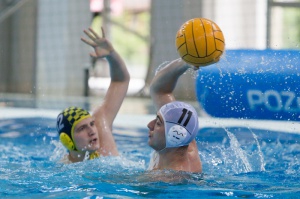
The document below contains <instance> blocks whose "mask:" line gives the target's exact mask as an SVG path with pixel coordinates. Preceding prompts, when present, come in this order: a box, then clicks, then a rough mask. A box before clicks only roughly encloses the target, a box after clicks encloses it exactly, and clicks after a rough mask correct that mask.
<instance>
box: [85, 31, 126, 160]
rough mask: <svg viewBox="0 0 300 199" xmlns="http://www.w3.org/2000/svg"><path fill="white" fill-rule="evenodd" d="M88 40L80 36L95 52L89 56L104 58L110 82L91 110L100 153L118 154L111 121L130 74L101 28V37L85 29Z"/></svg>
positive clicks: (117, 108) (119, 103) (123, 96)
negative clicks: (105, 91)
mask: <svg viewBox="0 0 300 199" xmlns="http://www.w3.org/2000/svg"><path fill="white" fill-rule="evenodd" d="M84 32H85V34H86V35H87V36H88V37H89V38H90V40H87V39H84V38H81V40H82V41H83V42H85V43H86V44H88V45H90V46H92V47H93V48H94V50H95V52H93V53H91V56H93V57H95V58H104V57H105V58H106V59H107V61H108V63H109V68H110V76H111V82H110V85H109V88H108V90H107V93H106V95H105V97H104V100H103V103H102V104H101V105H99V106H98V107H97V108H96V109H95V110H94V112H93V116H94V117H95V119H96V125H97V129H98V132H99V138H100V147H101V154H102V155H118V151H117V147H116V144H115V141H114V138H113V135H112V124H113V121H114V119H115V117H116V115H117V113H118V111H119V109H120V107H121V105H122V102H123V100H124V98H125V96H126V93H127V90H128V85H129V80H130V76H129V73H128V71H127V68H126V65H125V63H124V61H123V60H122V58H121V57H120V55H119V54H118V53H117V52H116V50H115V49H114V48H113V46H112V44H111V43H110V42H109V41H108V40H107V39H106V38H105V33H104V30H103V28H102V37H99V36H98V35H97V34H96V33H95V32H94V31H93V30H92V29H89V30H85V31H84Z"/></svg>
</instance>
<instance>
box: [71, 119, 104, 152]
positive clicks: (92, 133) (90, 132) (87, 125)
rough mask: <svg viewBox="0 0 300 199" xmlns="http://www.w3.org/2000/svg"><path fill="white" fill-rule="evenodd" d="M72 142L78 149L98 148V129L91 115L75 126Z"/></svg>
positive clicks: (91, 150)
mask: <svg viewBox="0 0 300 199" xmlns="http://www.w3.org/2000/svg"><path fill="white" fill-rule="evenodd" d="M74 142H75V145H76V148H77V149H78V150H79V151H89V152H94V151H96V150H97V149H99V148H100V142H99V137H98V131H97V128H96V125H95V120H94V118H93V117H89V118H86V119H84V120H82V121H80V122H79V123H78V124H77V125H76V126H75V129H74Z"/></svg>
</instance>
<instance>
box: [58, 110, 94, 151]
mask: <svg viewBox="0 0 300 199" xmlns="http://www.w3.org/2000/svg"><path fill="white" fill-rule="evenodd" d="M89 117H92V116H91V115H90V113H89V112H88V111H86V110H84V109H82V108H79V107H74V106H72V107H69V108H66V109H65V110H63V111H62V112H61V113H60V114H59V115H58V116H57V122H56V128H57V131H58V133H59V139H60V141H61V143H62V144H63V145H64V146H65V147H66V148H67V149H68V150H70V151H77V148H76V144H75V142H74V128H75V126H76V124H78V123H79V122H80V121H81V120H83V119H86V118H89Z"/></svg>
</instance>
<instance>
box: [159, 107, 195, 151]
mask: <svg viewBox="0 0 300 199" xmlns="http://www.w3.org/2000/svg"><path fill="white" fill-rule="evenodd" d="M159 112H160V114H161V116H162V118H163V121H164V125H165V137H166V147H165V148H173V147H181V146H186V145H189V143H190V142H191V141H192V140H193V139H194V138H195V137H196V135H197V133H198V114H197V112H196V110H195V109H194V107H192V106H191V105H190V104H187V103H184V102H179V101H172V102H169V103H167V104H165V105H163V106H162V107H161V108H160V109H159Z"/></svg>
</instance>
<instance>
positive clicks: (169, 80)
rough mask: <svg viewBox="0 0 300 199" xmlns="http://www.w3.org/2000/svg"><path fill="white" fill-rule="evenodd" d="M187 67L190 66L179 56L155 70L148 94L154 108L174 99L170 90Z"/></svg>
mask: <svg viewBox="0 0 300 199" xmlns="http://www.w3.org/2000/svg"><path fill="white" fill-rule="evenodd" d="M189 68H191V66H189V65H188V64H186V63H185V62H184V61H183V60H182V59H181V58H179V59H176V60H174V61H172V62H170V63H169V64H168V65H166V66H165V67H164V68H162V69H161V70H160V71H158V72H157V74H156V75H155V76H154V78H153V79H152V82H151V85H150V95H151V98H152V101H153V103H154V106H155V108H156V110H158V109H159V108H160V107H161V106H163V105H164V104H166V103H168V102H171V101H174V100H175V97H174V95H173V93H172V92H173V90H174V88H175V86H176V83H177V80H178V78H179V77H180V76H181V75H182V74H183V73H184V72H185V71H186V70H187V69H189Z"/></svg>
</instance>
